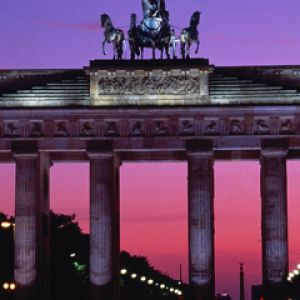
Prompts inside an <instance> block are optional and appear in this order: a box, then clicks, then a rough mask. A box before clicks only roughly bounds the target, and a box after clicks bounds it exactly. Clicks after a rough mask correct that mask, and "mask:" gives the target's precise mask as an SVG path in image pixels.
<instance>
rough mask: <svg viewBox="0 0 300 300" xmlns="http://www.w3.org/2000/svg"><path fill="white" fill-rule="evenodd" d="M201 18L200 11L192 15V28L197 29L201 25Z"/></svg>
mask: <svg viewBox="0 0 300 300" xmlns="http://www.w3.org/2000/svg"><path fill="white" fill-rule="evenodd" d="M200 16H201V12H200V11H195V12H194V13H193V14H192V17H191V21H190V26H191V27H197V26H198V25H199V23H200Z"/></svg>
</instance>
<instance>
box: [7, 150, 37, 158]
mask: <svg viewBox="0 0 300 300" xmlns="http://www.w3.org/2000/svg"><path fill="white" fill-rule="evenodd" d="M12 154H13V157H14V158H15V159H18V158H20V159H35V158H38V157H39V152H38V151H35V152H23V153H22V152H12Z"/></svg>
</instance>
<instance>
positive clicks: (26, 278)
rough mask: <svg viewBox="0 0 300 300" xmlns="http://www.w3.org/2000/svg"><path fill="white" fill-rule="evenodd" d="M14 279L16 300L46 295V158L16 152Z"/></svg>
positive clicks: (47, 194)
mask: <svg viewBox="0 0 300 300" xmlns="http://www.w3.org/2000/svg"><path fill="white" fill-rule="evenodd" d="M15 160H16V201H15V281H16V285H17V290H16V298H17V300H35V299H37V300H39V299H48V297H49V277H48V274H49V269H48V267H49V176H48V172H49V160H48V158H47V156H45V155H42V154H39V153H29V154H28V153H27V154H16V155H15Z"/></svg>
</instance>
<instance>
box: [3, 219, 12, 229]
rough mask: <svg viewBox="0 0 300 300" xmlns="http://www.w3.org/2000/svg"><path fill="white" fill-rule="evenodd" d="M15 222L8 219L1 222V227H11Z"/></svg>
mask: <svg viewBox="0 0 300 300" xmlns="http://www.w3.org/2000/svg"><path fill="white" fill-rule="evenodd" d="M12 225H13V224H12V223H10V222H7V221H4V222H1V227H2V228H4V229H7V228H9V227H10V226H12Z"/></svg>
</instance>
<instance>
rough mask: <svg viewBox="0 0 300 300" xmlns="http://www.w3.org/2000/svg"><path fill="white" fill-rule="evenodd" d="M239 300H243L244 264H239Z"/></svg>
mask: <svg viewBox="0 0 300 300" xmlns="http://www.w3.org/2000/svg"><path fill="white" fill-rule="evenodd" d="M240 300H245V274H244V263H240Z"/></svg>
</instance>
